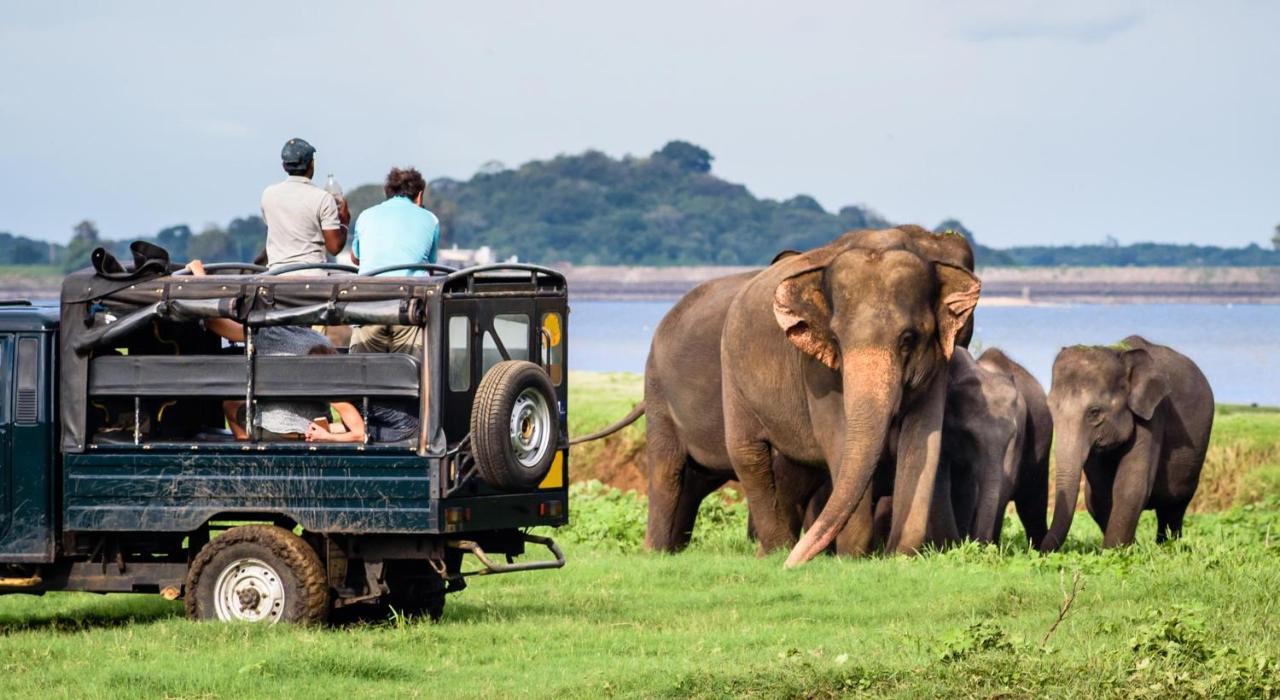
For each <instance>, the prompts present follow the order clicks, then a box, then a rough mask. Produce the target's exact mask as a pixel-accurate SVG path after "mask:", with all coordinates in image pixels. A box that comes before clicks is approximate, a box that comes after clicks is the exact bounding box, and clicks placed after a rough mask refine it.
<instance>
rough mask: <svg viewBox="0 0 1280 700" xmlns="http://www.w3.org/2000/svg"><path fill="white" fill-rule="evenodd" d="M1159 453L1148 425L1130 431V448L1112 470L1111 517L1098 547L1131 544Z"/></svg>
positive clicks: (1148, 494)
mask: <svg viewBox="0 0 1280 700" xmlns="http://www.w3.org/2000/svg"><path fill="white" fill-rule="evenodd" d="M1159 455H1160V449H1159V445H1158V444H1157V443H1156V440H1155V439H1154V438H1153V435H1152V433H1151V429H1150V424H1147V425H1142V424H1139V425H1137V426H1135V427H1134V438H1133V444H1132V446H1131V447H1130V448H1129V450H1128V451H1127V452H1125V454H1124V456H1122V457H1121V458H1120V463H1119V465H1117V467H1116V478H1115V481H1114V482H1113V483H1112V485H1111V515H1110V517H1108V518H1107V527H1106V529H1105V530H1104V531H1103V535H1102V546H1103V547H1104V548H1106V547H1119V546H1122V545H1127V544H1132V543H1133V538H1134V533H1135V532H1137V530H1138V518H1139V516H1141V515H1142V510H1143V509H1144V508H1145V507H1146V505H1147V502H1148V501H1149V500H1150V499H1151V487H1152V485H1153V483H1154V481H1155V472H1156V465H1155V461H1156V460H1157V459H1158V458H1159Z"/></svg>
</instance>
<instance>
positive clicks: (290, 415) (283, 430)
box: [187, 260, 365, 442]
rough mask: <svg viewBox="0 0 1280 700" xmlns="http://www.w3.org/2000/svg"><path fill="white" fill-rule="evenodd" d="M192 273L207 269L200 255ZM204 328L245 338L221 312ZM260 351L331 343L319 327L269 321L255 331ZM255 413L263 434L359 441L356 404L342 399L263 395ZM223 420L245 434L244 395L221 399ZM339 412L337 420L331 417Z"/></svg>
mask: <svg viewBox="0 0 1280 700" xmlns="http://www.w3.org/2000/svg"><path fill="white" fill-rule="evenodd" d="M187 267H188V268H189V269H190V270H191V274H192V275H195V276H202V275H205V274H207V273H206V272H205V270H204V266H203V265H202V264H200V261H199V260H193V261H192V262H191V264H190V265H188V266H187ZM205 328H206V329H208V330H209V332H211V333H213V334H215V335H218V336H221V337H222V338H225V339H226V340H228V341H230V342H233V343H242V342H244V326H241V325H240V324H239V323H236V322H235V321H232V320H231V319H226V318H217V319H208V320H206V321H205ZM254 343H255V345H256V347H257V350H258V352H259V353H261V354H263V355H335V354H337V351H336V350H334V349H333V344H332V343H330V342H329V339H328V338H326V337H325V336H324V334H322V333H317V332H316V331H313V330H311V329H310V328H302V327H298V326H268V327H266V328H262V329H259V330H258V332H257V333H256V334H255V335H254ZM257 406H258V408H257V410H256V411H255V413H254V421H253V422H254V426H253V427H254V428H256V429H257V431H258V435H259V439H262V440H306V441H307V442H364V440H365V424H364V418H363V417H362V416H361V415H360V411H359V409H357V408H356V407H355V405H353V404H351V403H350V402H347V401H328V402H325V401H322V400H307V399H272V400H262V401H259V402H258V404H257ZM222 408H223V412H224V414H225V416H226V418H227V426H228V427H230V428H231V433H232V434H233V435H234V436H235V438H236V439H237V440H248V439H249V432H248V429H247V428H246V427H245V413H246V411H245V408H244V401H224V402H223V404H222ZM331 410H332V412H333V413H337V414H338V418H339V420H340V422H341V426H337V425H334V424H333V422H332V421H331V419H330V416H331Z"/></svg>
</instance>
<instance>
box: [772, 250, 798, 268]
mask: <svg viewBox="0 0 1280 700" xmlns="http://www.w3.org/2000/svg"><path fill="white" fill-rule="evenodd" d="M801 254H802V253H801V252H800V251H798V250H795V249H794V248H784V249H783V250H780V251H778V254H777V255H775V256H773V260H770V261H769V264H770V265H772V264H774V263H776V262H778V261H779V260H786V259H787V258H792V257H795V256H797V255H801Z"/></svg>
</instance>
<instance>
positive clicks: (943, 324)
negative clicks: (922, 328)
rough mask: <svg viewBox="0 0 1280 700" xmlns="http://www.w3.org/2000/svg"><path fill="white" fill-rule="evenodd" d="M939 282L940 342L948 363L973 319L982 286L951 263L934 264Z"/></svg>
mask: <svg viewBox="0 0 1280 700" xmlns="http://www.w3.org/2000/svg"><path fill="white" fill-rule="evenodd" d="M933 271H934V275H935V276H936V278H937V280H938V307H937V317H938V342H939V343H941V344H942V354H943V355H945V356H946V358H947V359H948V360H950V359H951V354H952V353H953V352H955V349H956V335H957V334H959V333H960V331H961V330H962V329H963V328H964V326H965V324H966V323H968V322H969V318H970V317H971V316H973V309H974V307H976V306H977V305H978V293H979V292H981V291H982V282H981V281H980V280H979V279H978V278H977V277H976V276H974V274H973V273H972V272H969V271H968V270H966V269H964V268H963V267H957V266H955V265H951V264H949V263H944V262H935V263H933Z"/></svg>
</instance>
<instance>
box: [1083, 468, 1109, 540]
mask: <svg viewBox="0 0 1280 700" xmlns="http://www.w3.org/2000/svg"><path fill="white" fill-rule="evenodd" d="M1084 506H1085V508H1086V509H1087V510H1088V511H1089V515H1090V516H1091V517H1092V518H1093V521H1094V522H1095V523H1097V524H1098V529H1099V530H1102V531H1103V532H1106V531H1107V520H1108V519H1109V518H1110V517H1111V485H1110V484H1104V485H1102V486H1099V487H1098V488H1094V487H1093V480H1092V479H1090V478H1087V477H1086V478H1085V482H1084Z"/></svg>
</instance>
